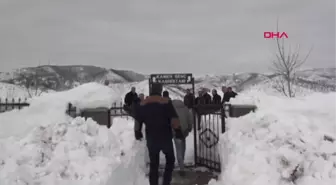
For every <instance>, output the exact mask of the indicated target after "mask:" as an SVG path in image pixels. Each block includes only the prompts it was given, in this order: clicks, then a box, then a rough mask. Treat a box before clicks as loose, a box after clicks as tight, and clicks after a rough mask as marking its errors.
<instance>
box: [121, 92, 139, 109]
mask: <svg viewBox="0 0 336 185" xmlns="http://www.w3.org/2000/svg"><path fill="white" fill-rule="evenodd" d="M138 99H139V98H138V94H137V93H132V91H131V92H128V93H127V94H126V96H125V99H124V103H125V105H127V106H129V107H130V106H131V105H132V104H133V103H134V102H136V101H137V100H138Z"/></svg>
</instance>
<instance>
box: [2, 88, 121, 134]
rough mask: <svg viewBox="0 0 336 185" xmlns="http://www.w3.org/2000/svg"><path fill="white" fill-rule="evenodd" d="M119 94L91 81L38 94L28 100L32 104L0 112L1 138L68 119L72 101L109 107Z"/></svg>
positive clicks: (83, 105) (79, 104) (88, 106)
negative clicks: (66, 89)
mask: <svg viewBox="0 0 336 185" xmlns="http://www.w3.org/2000/svg"><path fill="white" fill-rule="evenodd" d="M117 95H118V94H116V93H115V92H114V90H113V89H111V88H109V87H106V86H103V85H100V84H98V83H88V84H84V85H81V86H78V87H76V88H74V89H71V90H68V91H63V92H55V93H48V94H44V95H42V96H40V97H35V98H33V99H31V100H30V101H29V102H30V106H29V107H26V108H24V109H22V110H13V111H10V112H5V113H1V114H0V138H4V137H9V136H22V135H24V134H25V133H29V131H30V130H31V129H33V128H35V127H36V126H39V125H48V124H57V123H61V122H66V121H68V116H67V115H66V114H65V111H66V108H67V104H68V103H69V102H70V103H72V104H74V105H75V106H76V107H79V108H94V107H110V106H111V105H112V104H113V102H115V101H116V100H117V99H118V98H117Z"/></svg>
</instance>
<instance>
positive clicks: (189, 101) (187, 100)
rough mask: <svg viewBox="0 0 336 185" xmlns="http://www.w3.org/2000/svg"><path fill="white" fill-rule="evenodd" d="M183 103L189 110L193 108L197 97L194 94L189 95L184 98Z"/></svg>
mask: <svg viewBox="0 0 336 185" xmlns="http://www.w3.org/2000/svg"><path fill="white" fill-rule="evenodd" d="M183 103H184V105H185V106H187V107H188V109H191V108H193V106H194V103H195V97H194V95H193V94H187V95H185V96H184V99H183Z"/></svg>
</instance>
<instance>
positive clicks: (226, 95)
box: [222, 91, 238, 103]
mask: <svg viewBox="0 0 336 185" xmlns="http://www.w3.org/2000/svg"><path fill="white" fill-rule="evenodd" d="M237 95H238V94H237V93H235V92H233V91H231V92H226V93H224V96H223V101H222V103H224V102H229V101H230V99H231V98H235V97H236V96H237Z"/></svg>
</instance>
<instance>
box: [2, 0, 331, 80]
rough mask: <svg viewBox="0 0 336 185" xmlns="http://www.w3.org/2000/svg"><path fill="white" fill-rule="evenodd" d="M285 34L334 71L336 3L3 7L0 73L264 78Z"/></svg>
mask: <svg viewBox="0 0 336 185" xmlns="http://www.w3.org/2000/svg"><path fill="white" fill-rule="evenodd" d="M278 17H279V21H280V22H279V23H280V24H279V26H280V29H279V31H284V32H286V33H287V34H288V36H289V38H288V39H287V40H286V42H287V43H290V44H292V48H294V47H295V46H296V45H297V44H300V45H301V53H302V55H304V54H305V53H306V52H307V51H308V50H309V49H310V48H311V47H312V46H314V49H313V52H312V54H311V56H310V58H309V59H308V61H307V64H306V67H333V66H334V65H335V0H295V1H293V0H169V1H168V0H167V1H159V0H0V71H9V70H12V69H14V68H18V67H26V66H34V65H38V64H39V63H40V64H48V63H49V62H50V64H53V65H68V64H85V65H96V66H101V67H107V68H116V69H130V70H135V71H137V72H143V73H154V72H193V73H197V74H204V73H217V74H220V73H232V72H253V71H255V72H263V71H267V70H268V69H269V65H270V63H269V61H271V60H272V58H273V56H272V54H273V52H274V51H275V43H274V41H272V40H270V39H268V40H267V39H265V38H264V37H263V32H264V31H276V20H277V18H278Z"/></svg>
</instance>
